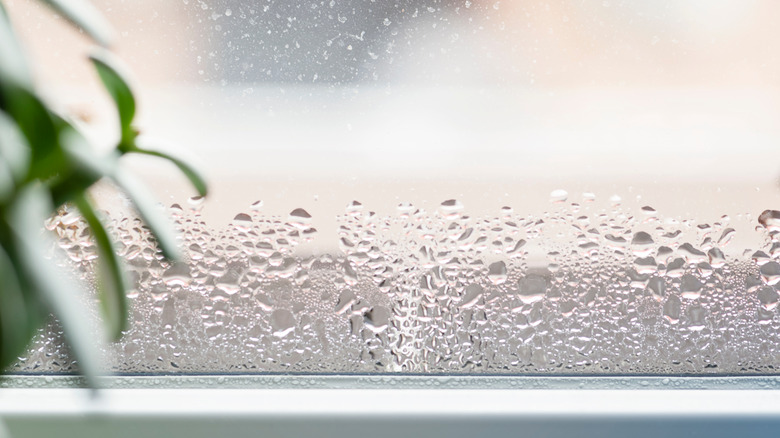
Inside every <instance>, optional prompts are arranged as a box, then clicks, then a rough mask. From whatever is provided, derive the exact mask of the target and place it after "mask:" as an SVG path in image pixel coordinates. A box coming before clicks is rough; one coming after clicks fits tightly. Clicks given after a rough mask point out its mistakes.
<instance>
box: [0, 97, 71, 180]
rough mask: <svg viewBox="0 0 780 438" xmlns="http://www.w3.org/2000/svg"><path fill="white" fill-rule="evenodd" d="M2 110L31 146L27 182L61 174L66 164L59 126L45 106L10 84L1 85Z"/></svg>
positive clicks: (0, 102) (0, 105) (0, 104)
mask: <svg viewBox="0 0 780 438" xmlns="http://www.w3.org/2000/svg"><path fill="white" fill-rule="evenodd" d="M0 98H2V101H0V109H2V110H3V111H4V112H5V113H7V114H8V115H9V116H10V118H11V119H13V120H14V121H15V122H16V125H17V126H18V127H19V129H20V130H21V131H22V133H23V134H24V137H25V138H26V139H27V143H28V144H29V145H30V150H31V156H30V163H31V164H30V166H29V169H28V172H27V179H28V180H33V179H40V180H45V179H48V178H50V177H52V176H53V175H56V174H58V173H60V171H61V170H62V165H63V163H64V157H63V152H62V148H61V147H60V143H59V138H58V132H57V131H58V130H57V126H56V125H55V123H54V118H53V116H52V113H51V112H49V110H48V108H47V107H46V105H45V104H44V103H43V102H42V101H41V100H40V99H38V97H36V96H35V95H34V94H33V93H31V92H30V91H28V90H26V89H24V88H22V87H18V86H16V85H14V84H11V83H4V84H2V96H0Z"/></svg>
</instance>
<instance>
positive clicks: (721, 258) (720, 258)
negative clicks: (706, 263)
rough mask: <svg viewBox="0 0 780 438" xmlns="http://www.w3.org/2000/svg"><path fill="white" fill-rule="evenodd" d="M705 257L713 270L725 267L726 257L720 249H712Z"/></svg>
mask: <svg viewBox="0 0 780 438" xmlns="http://www.w3.org/2000/svg"><path fill="white" fill-rule="evenodd" d="M707 256H708V257H709V258H710V265H712V267H713V268H716V269H718V268H722V267H724V266H726V255H725V254H723V251H721V250H720V249H718V248H712V249H711V250H709V251H707Z"/></svg>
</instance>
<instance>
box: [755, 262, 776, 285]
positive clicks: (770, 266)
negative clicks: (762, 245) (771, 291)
mask: <svg viewBox="0 0 780 438" xmlns="http://www.w3.org/2000/svg"><path fill="white" fill-rule="evenodd" d="M759 272H760V273H761V279H762V280H764V283H766V284H768V285H770V286H771V285H774V284H777V283H778V282H780V264H778V263H777V262H767V263H764V264H763V265H762V266H761V268H760V269H759Z"/></svg>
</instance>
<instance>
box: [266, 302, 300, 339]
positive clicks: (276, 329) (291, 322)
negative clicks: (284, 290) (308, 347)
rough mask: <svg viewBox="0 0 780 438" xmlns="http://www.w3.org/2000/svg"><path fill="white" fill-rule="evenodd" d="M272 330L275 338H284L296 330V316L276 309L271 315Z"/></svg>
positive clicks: (287, 311)
mask: <svg viewBox="0 0 780 438" xmlns="http://www.w3.org/2000/svg"><path fill="white" fill-rule="evenodd" d="M271 330H273V334H274V336H276V337H278V338H283V337H285V336H287V335H289V334H290V333H292V332H293V330H295V316H294V315H293V313H292V312H290V311H289V310H286V309H276V310H274V311H273V313H271Z"/></svg>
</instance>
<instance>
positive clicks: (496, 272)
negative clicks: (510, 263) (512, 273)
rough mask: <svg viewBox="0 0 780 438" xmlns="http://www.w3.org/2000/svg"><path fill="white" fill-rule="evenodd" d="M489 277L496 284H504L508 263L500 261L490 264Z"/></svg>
mask: <svg viewBox="0 0 780 438" xmlns="http://www.w3.org/2000/svg"><path fill="white" fill-rule="evenodd" d="M488 278H489V279H490V281H491V282H492V283H493V284H495V285H499V284H503V283H504V282H506V279H507V270H506V263H504V262H501V261H498V262H495V263H491V264H490V266H488Z"/></svg>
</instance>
